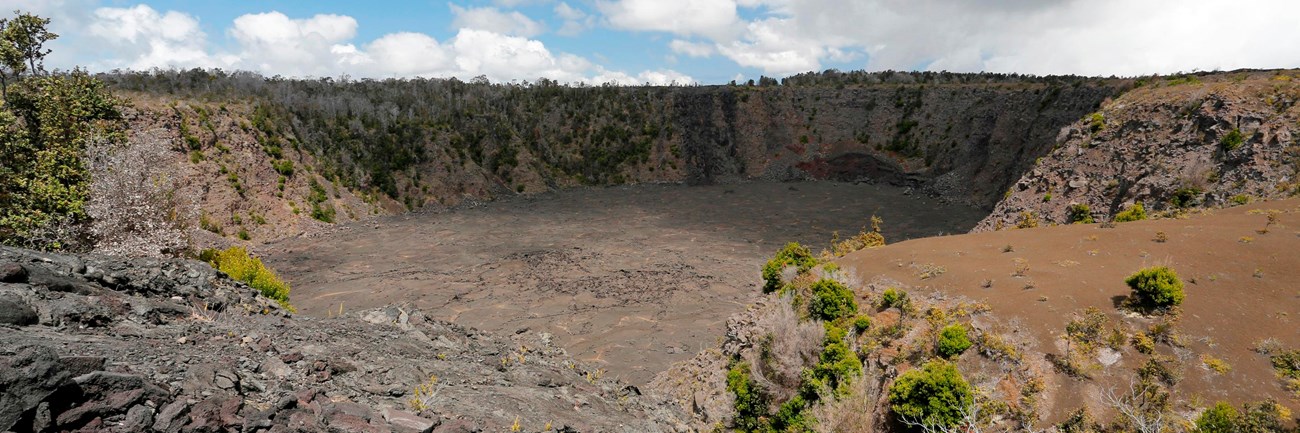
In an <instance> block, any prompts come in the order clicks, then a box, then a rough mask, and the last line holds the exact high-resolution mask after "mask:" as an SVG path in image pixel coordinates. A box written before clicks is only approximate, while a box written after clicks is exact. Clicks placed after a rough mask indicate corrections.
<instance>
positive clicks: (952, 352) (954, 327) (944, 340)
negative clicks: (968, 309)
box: [935, 323, 972, 359]
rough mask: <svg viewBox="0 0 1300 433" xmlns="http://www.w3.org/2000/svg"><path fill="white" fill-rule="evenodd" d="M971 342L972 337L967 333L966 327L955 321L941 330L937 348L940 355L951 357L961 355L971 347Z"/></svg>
mask: <svg viewBox="0 0 1300 433" xmlns="http://www.w3.org/2000/svg"><path fill="white" fill-rule="evenodd" d="M971 344H972V343H971V341H970V337H969V336H967V335H966V327H965V326H962V325H961V324H960V323H954V324H951V325H948V326H946V327H944V328H943V331H940V332H939V341H938V343H937V344H936V345H935V349H936V351H938V352H939V356H942V357H944V358H949V359H951V358H953V357H956V356H958V355H961V354H962V352H965V351H966V349H969V348H970V346H971Z"/></svg>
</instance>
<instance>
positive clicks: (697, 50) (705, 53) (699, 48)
mask: <svg viewBox="0 0 1300 433" xmlns="http://www.w3.org/2000/svg"><path fill="white" fill-rule="evenodd" d="M668 48H671V49H672V50H673V52H674V53H678V54H685V55H688V56H691V57H709V56H712V55H713V51H714V50H713V45H710V44H704V43H698V42H691V41H684V40H681V39H673V41H672V42H670V43H668Z"/></svg>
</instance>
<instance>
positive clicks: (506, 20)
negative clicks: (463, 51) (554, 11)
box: [447, 4, 544, 38]
mask: <svg viewBox="0 0 1300 433" xmlns="http://www.w3.org/2000/svg"><path fill="white" fill-rule="evenodd" d="M447 6H448V7H450V8H451V13H452V14H453V15H455V16H456V18H455V19H453V20H452V22H451V25H452V28H456V29H474V30H487V31H490V32H493V33H500V34H503V35H511V36H523V37H526V38H528V37H533V36H537V35H539V34H541V33H542V31H543V30H544V29H543V27H542V24H541V23H538V22H537V21H533V20H532V19H530V18H528V17H527V16H524V14H521V13H519V12H517V11H511V12H502V11H500V10H498V9H497V8H493V7H484V8H472V9H466V8H463V7H460V6H457V5H454V4H448V5H447Z"/></svg>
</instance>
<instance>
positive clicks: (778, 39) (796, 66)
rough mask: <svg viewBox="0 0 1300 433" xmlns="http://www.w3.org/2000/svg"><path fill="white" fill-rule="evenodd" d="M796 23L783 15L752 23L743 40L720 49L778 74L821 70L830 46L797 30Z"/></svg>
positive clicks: (742, 62)
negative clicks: (802, 34)
mask: <svg viewBox="0 0 1300 433" xmlns="http://www.w3.org/2000/svg"><path fill="white" fill-rule="evenodd" d="M794 24H795V23H794V22H793V21H791V20H789V19H780V18H769V19H765V20H761V21H754V22H751V23H749V25H748V26H746V30H745V36H744V38H743V39H742V40H736V41H732V42H730V43H726V44H718V51H719V52H720V53H722V55H724V56H727V57H728V58H730V59H731V60H732V61H734V62H736V63H737V64H739V65H741V66H748V67H754V68H759V69H762V70H763V71H765V72H771V73H776V74H791V73H796V72H803V71H810V70H817V69H820V68H821V62H820V60H821V59H822V58H823V57H826V56H828V55H829V50H828V48H827V47H826V46H825V44H824V43H822V42H821V41H817V40H812V39H809V38H806V37H803V36H801V35H799V34H798V33H797V32H795V31H793V29H792V26H793V25H794Z"/></svg>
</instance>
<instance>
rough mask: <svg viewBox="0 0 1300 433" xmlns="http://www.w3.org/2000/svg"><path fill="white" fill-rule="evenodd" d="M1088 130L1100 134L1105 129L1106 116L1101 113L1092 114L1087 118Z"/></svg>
mask: <svg viewBox="0 0 1300 433" xmlns="http://www.w3.org/2000/svg"><path fill="white" fill-rule="evenodd" d="M1088 129H1090V130H1092V132H1100V131H1101V130H1103V129H1106V116H1105V115H1103V114H1101V112H1096V113H1092V114H1091V115H1089V116H1088Z"/></svg>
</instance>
